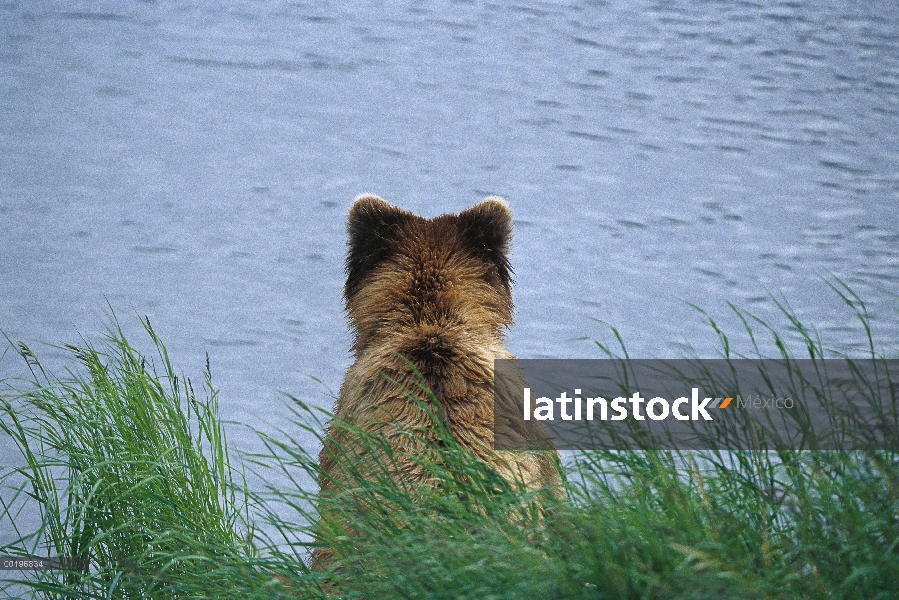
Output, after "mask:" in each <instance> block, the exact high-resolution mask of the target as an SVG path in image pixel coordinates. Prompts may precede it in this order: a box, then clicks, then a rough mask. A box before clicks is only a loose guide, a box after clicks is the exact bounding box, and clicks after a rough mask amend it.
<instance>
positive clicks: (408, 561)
mask: <svg viewBox="0 0 899 600" xmlns="http://www.w3.org/2000/svg"><path fill="white" fill-rule="evenodd" d="M833 287H834V289H835V292H837V293H838V294H840V296H841V297H842V298H843V300H844V301H845V302H846V304H847V310H848V311H849V314H850V315H852V314H854V315H857V317H858V318H859V319H860V320H861V324H862V326H863V330H864V331H865V332H866V336H867V343H868V346H869V348H870V355H871V356H872V357H879V356H883V355H884V353H886V355H888V356H891V357H892V356H895V355H896V353H895V350H894V349H891V350H889V352H886V351H881V350H880V349H878V347H877V345H876V344H875V341H874V339H873V336H872V334H871V330H870V327H869V324H868V319H867V314H866V312H865V308H864V304H863V303H862V302H861V300H860V299H859V298H858V297H857V296H855V295H854V294H853V293H852V291H851V290H849V289H848V288H846V287H845V286H842V285H841V284H839V283H838V282H837V283H836V284H834V286H833ZM782 308H783V310H784V313H785V314H786V315H787V317H788V318H789V319H790V320H791V322H792V333H793V334H796V333H798V335H799V339H801V340H802V344H801V345H800V347H799V350H797V352H798V353H799V355H800V356H802V357H803V358H804V357H807V356H811V357H813V358H821V357H824V356H830V355H832V353H828V352H827V349H826V347H825V346H824V345H823V344H822V343H821V341H820V340H819V339H818V337H817V336H816V334H815V333H814V331H813V330H812V329H811V328H809V327H807V326H806V325H804V324H802V323H801V322H800V321H799V320H798V319H796V318H795V316H794V315H793V313H792V312H791V311H790V310H789V309H788V307H787V306H786V305H782ZM735 310H737V309H735ZM737 314H738V315H739V316H740V318H741V319H742V320H743V323H744V325H745V328H746V332H748V334H749V339H750V340H751V343H750V344H749V348H747V350H746V352H745V353H743V354H741V353H740V351H739V350H738V349H737V348H734V347H733V343H732V341H731V339H730V338H729V337H728V336H727V335H726V334H725V333H724V332H723V331H721V329H720V328H719V327H718V325H717V324H716V323H715V322H714V321H713V320H712V319H709V321H710V325H711V327H712V328H713V330H714V331H716V332H717V334H718V335H719V336H720V338H721V342H722V355H726V356H741V355H747V356H758V355H759V354H760V353H761V351H760V350H759V345H758V344H757V342H760V341H764V342H767V341H773V344H774V347H775V348H777V352H778V353H779V354H780V355H781V356H782V357H792V356H793V352H792V350H791V345H790V344H789V343H788V342H787V341H786V340H785V338H784V337H783V336H782V335H781V334H779V333H778V332H776V331H774V330H773V329H772V328H770V327H768V326H767V325H765V324H764V323H762V322H760V321H758V320H756V319H754V318H753V317H752V316H751V315H749V314H748V313H746V312H744V311H741V310H737ZM145 330H146V333H147V335H148V336H149V339H150V342H151V344H152V346H153V347H154V348H155V354H153V355H152V356H145V355H144V354H142V353H140V352H138V351H137V350H135V349H134V348H133V347H132V346H131V345H130V344H129V343H128V341H126V339H125V337H124V335H123V334H122V331H121V329H119V328H118V326H117V325H115V321H113V326H112V328H111V329H110V332H109V335H108V336H107V337H106V338H105V339H104V340H102V342H101V343H100V345H99V346H98V347H96V348H94V347H91V346H90V345H87V344H84V345H82V346H80V347H77V348H76V347H70V348H69V350H70V352H71V356H72V359H73V366H72V369H71V370H70V371H69V372H67V373H66V374H64V375H63V376H60V377H56V376H53V375H49V376H48V375H45V374H44V373H43V372H42V369H41V367H40V365H39V363H38V361H37V358H35V356H34V354H33V353H32V352H31V351H30V350H29V349H28V348H26V347H24V346H19V347H17V349H18V350H19V353H20V355H21V356H22V358H23V360H25V361H26V363H27V364H28V365H29V366H30V367H31V369H32V372H33V375H34V377H33V378H32V380H31V381H27V382H22V381H17V382H12V381H7V382H6V391H5V392H3V398H2V400H0V414H2V416H0V428H2V431H0V436H2V437H0V439H4V438H5V440H4V441H3V443H4V444H7V443H13V444H15V446H16V447H17V448H18V449H19V450H20V451H21V454H22V457H23V463H24V465H25V466H23V467H19V468H7V469H6V470H5V471H4V473H3V479H2V485H3V486H4V487H5V488H6V489H5V491H4V494H3V498H4V499H5V500H6V503H5V504H3V505H0V526H2V527H3V528H4V530H8V529H7V528H11V527H13V526H14V525H15V523H16V518H17V515H18V514H20V513H19V512H17V511H19V510H21V507H22V506H23V503H25V502H26V500H27V503H28V504H27V505H28V506H31V507H33V506H38V507H40V510H41V516H42V519H41V521H42V525H41V527H40V528H39V529H38V530H36V531H27V532H24V531H17V536H16V537H18V539H17V540H15V541H13V542H11V543H8V544H6V546H3V547H0V555H29V554H34V555H42V556H47V555H54V556H55V555H65V556H79V557H85V558H87V559H88V560H89V563H90V568H89V569H88V570H87V571H85V572H63V571H47V572H41V573H37V574H35V573H29V574H27V575H25V576H20V575H18V574H17V573H13V572H5V573H4V572H0V577H3V576H4V575H12V574H15V575H16V576H17V577H21V579H22V581H23V583H21V584H20V585H24V586H25V587H26V588H29V589H30V590H31V591H32V592H33V593H34V594H36V596H37V597H41V598H44V597H45V598H66V597H68V598H278V597H285V598H287V597H291V598H297V597H299V598H319V597H325V596H327V597H344V598H360V597H365V598H454V599H455V598H479V599H483V598H685V599H686V598H722V597H730V598H895V597H897V594H899V592H897V590H899V455H897V453H896V452H892V451H865V452H860V451H856V452H838V451H828V452H823V451H822V452H797V451H791V450H782V451H779V452H762V451H739V452H729V453H716V452H711V451H710V452H675V451H640V452H637V451H629V452H615V451H598V450H597V451H584V452H579V453H577V454H576V455H575V458H574V460H573V461H572V462H571V464H570V465H569V466H568V467H567V469H566V488H567V498H566V499H564V500H559V499H557V498H555V497H554V496H553V495H552V494H550V493H548V492H535V493H528V492H527V491H525V490H523V489H519V488H517V487H515V486H513V485H510V484H508V483H507V482H505V481H504V480H502V479H501V478H500V477H498V476H497V474H496V473H495V472H493V471H492V470H491V469H490V468H489V467H487V466H485V465H484V464H482V463H480V462H479V461H477V460H476V459H474V458H473V457H472V456H471V455H470V454H468V453H466V452H465V451H464V450H463V449H461V448H460V447H459V446H458V445H456V444H455V443H454V441H453V439H452V437H451V436H448V435H445V436H441V438H442V439H441V441H440V443H439V444H435V445H433V447H432V448H431V449H430V451H429V452H428V453H427V455H426V456H423V457H422V459H421V460H422V464H423V465H424V466H425V467H426V468H427V469H429V470H430V471H431V472H432V473H433V475H434V478H435V480H436V481H437V482H438V483H437V485H435V486H428V487H423V486H411V485H403V484H400V483H398V482H396V481H394V480H393V479H392V478H391V477H389V476H388V475H387V473H388V471H389V464H383V462H386V463H389V461H390V454H389V450H388V448H387V447H386V446H385V445H384V442H383V440H379V439H376V438H372V437H371V436H366V435H365V434H363V433H362V432H357V434H358V436H359V438H360V440H361V441H360V444H361V445H362V446H370V447H373V448H376V449H379V450H381V451H380V452H374V453H371V454H372V455H373V456H381V457H386V458H384V459H383V462H382V463H376V462H368V463H364V464H363V463H360V462H359V460H358V459H357V458H356V457H354V456H353V455H352V454H351V453H349V452H348V453H347V455H346V457H345V459H344V460H345V461H346V463H347V464H346V467H347V469H348V470H350V471H352V469H353V468H356V471H355V473H356V476H355V477H354V481H353V482H352V483H351V484H350V485H348V486H347V487H346V489H345V491H344V493H341V494H334V495H331V496H328V497H318V495H317V493H316V492H317V491H316V490H315V489H309V486H308V485H305V486H304V485H303V484H302V483H301V482H303V481H308V480H309V478H310V477H312V478H318V477H319V475H320V474H319V472H318V465H317V462H316V459H315V457H314V456H310V455H308V454H307V453H306V452H305V451H304V450H303V448H302V447H301V446H300V444H299V443H298V442H297V441H296V440H295V439H292V438H291V436H290V435H288V434H287V433H284V434H279V435H278V436H273V435H263V434H260V435H261V436H262V439H263V440H264V441H265V444H266V446H267V449H268V450H267V452H266V453H265V454H264V455H259V454H257V455H252V456H247V457H245V458H244V460H243V461H242V463H243V464H245V465H246V466H247V467H246V468H250V469H253V470H254V471H256V472H257V473H258V474H259V475H260V476H261V477H262V479H263V480H266V481H276V480H277V481H280V482H287V483H282V484H279V485H278V486H267V487H266V488H264V489H249V488H248V486H247V484H246V483H245V478H244V477H243V474H242V472H241V471H239V470H237V469H236V468H235V464H236V463H232V462H231V458H230V457H229V451H228V445H227V443H226V440H225V435H224V427H223V423H222V422H221V421H220V419H219V417H218V412H217V402H216V393H215V391H214V388H213V387H212V384H211V382H210V381H209V377H208V372H207V373H206V374H205V375H202V376H201V377H200V378H199V380H198V381H191V379H188V378H185V377H183V376H180V375H178V373H177V372H176V370H175V368H174V367H173V366H172V365H171V363H170V361H169V359H168V356H167V353H166V351H165V347H164V345H163V344H162V342H161V341H160V340H159V339H158V338H157V337H156V335H155V334H154V332H153V330H152V328H151V327H150V326H149V324H148V323H145ZM613 332H614V331H613ZM614 333H615V335H616V336H617V332H614ZM599 346H600V348H601V349H603V350H604V351H605V352H607V353H608V354H610V355H612V354H614V352H612V348H611V347H610V346H608V345H603V344H600V345H599ZM622 350H623V346H622ZM195 389H196V392H197V393H195V392H194V390H195ZM418 392H420V390H418ZM289 407H290V409H291V410H292V411H293V415H294V419H293V421H294V422H293V424H292V428H293V430H294V431H297V432H299V431H303V430H306V431H311V432H313V433H315V434H316V435H319V436H320V435H321V433H322V428H321V426H320V423H321V420H322V418H325V417H326V416H327V415H324V414H323V413H321V412H320V411H317V410H315V409H312V408H310V407H308V406H307V405H305V404H304V403H302V402H300V401H299V400H297V399H291V401H290V404H289ZM337 426H345V427H350V426H349V425H339V424H338V425H337ZM288 429H290V428H288ZM6 440H10V442H7V441H6ZM17 494H18V495H17ZM32 510H33V509H32ZM318 510H320V511H321V512H322V514H324V515H326V518H324V519H321V520H320V519H318V517H317V514H318V512H317V511H318ZM348 524H352V527H351V528H350V527H348V526H347V525H348ZM264 532H268V533H264ZM313 539H319V540H320V541H321V543H323V544H325V545H327V546H330V547H332V548H334V549H336V550H337V553H338V555H339V556H342V557H343V558H341V559H339V560H336V561H335V562H334V563H333V564H332V565H331V568H330V570H329V571H327V572H315V573H312V572H309V571H308V570H307V569H306V568H305V566H304V564H303V558H304V557H305V556H306V553H307V551H308V546H309V544H310V543H311V540H313ZM9 589H10V590H13V589H15V588H12V587H10V588H9ZM326 592H327V594H326ZM9 593H12V592H11V591H10V592H9Z"/></svg>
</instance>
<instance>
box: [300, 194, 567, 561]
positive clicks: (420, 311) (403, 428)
mask: <svg viewBox="0 0 899 600" xmlns="http://www.w3.org/2000/svg"><path fill="white" fill-rule="evenodd" d="M511 226H512V213H511V211H510V210H509V208H508V206H506V204H505V202H503V201H502V200H500V199H498V198H487V199H486V200H484V201H482V202H480V203H479V204H477V205H475V206H474V207H472V208H469V209H468V210H465V211H463V212H462V213H460V214H459V215H451V214H448V215H442V216H440V217H437V218H434V219H424V218H422V217H419V216H416V215H414V214H412V213H409V212H406V211H403V210H401V209H399V208H396V207H394V206H391V205H390V204H388V203H386V202H385V201H384V200H381V199H380V198H378V197H377V196H371V195H363V196H360V197H358V198H357V199H356V200H355V202H354V203H353V206H352V208H351V209H350V213H349V218H348V225H347V231H348V234H349V242H348V245H349V253H348V256H347V263H346V272H347V281H346V286H345V288H344V299H345V301H346V308H347V312H348V314H349V321H350V325H351V327H352V330H353V332H354V342H353V352H354V354H355V359H356V360H355V362H354V364H353V365H352V366H351V367H350V369H349V371H348V372H347V374H346V379H345V380H344V382H343V385H342V386H341V389H340V397H339V399H338V401H337V404H336V407H335V411H334V412H335V415H336V416H337V417H338V418H339V419H341V420H346V421H349V422H352V423H356V424H361V426H362V427H364V428H365V429H366V430H368V431H371V432H373V433H378V434H380V435H383V436H384V437H385V438H386V439H387V440H388V441H389V443H390V445H391V447H392V449H393V450H394V452H395V456H396V463H395V465H396V467H395V470H394V472H393V474H394V476H395V477H398V478H401V479H402V480H404V481H408V482H422V483H428V482H429V473H428V472H427V470H426V469H424V468H423V467H421V466H420V465H419V464H417V463H416V462H415V461H414V460H413V457H415V456H416V455H419V454H420V453H421V452H422V451H423V448H422V439H432V440H433V439H435V437H436V436H435V434H434V431H433V430H434V426H433V422H432V420H431V419H430V418H429V417H428V415H427V413H426V412H425V411H424V410H423V409H422V408H421V406H420V405H419V404H417V403H416V402H414V401H413V400H410V398H409V397H408V392H409V391H413V392H416V393H418V395H419V396H420V397H422V398H423V399H427V397H426V396H425V395H424V394H422V393H419V387H418V378H417V376H416V375H415V373H414V371H413V370H412V369H411V368H410V365H409V362H411V363H412V365H414V367H415V368H416V369H417V370H418V371H419V372H420V373H421V376H422V377H423V378H424V381H425V383H426V384H427V386H428V387H429V388H430V390H432V391H433V393H434V396H435V397H436V400H437V406H436V407H434V410H435V412H436V413H437V414H439V416H440V418H441V419H442V420H443V421H444V423H445V424H446V425H447V426H448V428H449V430H450V432H451V433H452V436H453V438H454V439H455V440H456V441H458V443H459V444H460V445H462V446H463V447H465V448H467V449H468V450H470V451H472V452H473V453H474V454H475V455H476V456H478V457H479V458H480V459H481V460H484V461H485V462H488V463H489V464H491V465H493V466H494V467H495V468H496V469H497V471H498V472H499V473H500V474H501V475H502V476H503V477H505V478H506V479H508V480H510V481H515V482H519V483H523V484H525V485H527V486H528V487H529V488H531V489H533V488H536V487H539V486H542V485H557V484H558V483H559V475H558V471H557V460H558V455H557V454H556V453H555V452H545V453H529V454H528V453H521V452H498V451H494V450H493V449H492V447H493V360H494V359H496V358H512V355H511V354H509V353H508V352H507V351H506V350H505V348H504V347H503V343H504V336H503V330H504V328H506V327H508V326H509V325H511V323H512V290H511V285H512V279H511V275H512V269H511V267H510V266H509V262H508V259H507V253H508V246H509V241H510V238H511ZM407 360H408V361H409V362H407ZM391 380H392V381H391ZM410 432H411V433H412V434H414V435H411V436H410V435H409V433H410ZM338 437H339V438H341V439H340V440H338V439H336V438H338ZM338 441H339V443H340V444H341V445H343V446H346V445H347V441H348V440H347V439H346V433H345V432H341V431H338V430H336V429H334V428H331V430H330V431H329V432H328V435H327V437H326V439H325V444H324V448H323V449H322V452H321V455H320V457H319V460H320V464H321V468H322V471H323V473H324V474H325V477H323V478H322V481H321V485H322V491H323V492H324V493H328V492H333V491H336V490H337V488H338V487H339V484H338V483H337V482H340V481H341V480H344V479H345V475H344V474H342V473H340V472H339V469H338V465H337V463H336V462H335V460H334V457H333V447H334V446H333V444H335V443H336V442H338ZM329 555H330V552H329V551H328V550H319V551H317V552H316V553H315V554H314V556H313V559H314V563H319V562H320V561H322V560H324V559H325V558H327V557H328V556H329ZM314 566H315V565H314Z"/></svg>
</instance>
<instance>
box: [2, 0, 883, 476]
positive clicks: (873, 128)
mask: <svg viewBox="0 0 899 600" xmlns="http://www.w3.org/2000/svg"><path fill="white" fill-rule="evenodd" d="M897 6H899V5H897V4H896V3H894V2H866V3H864V4H861V3H858V5H856V3H841V2H814V3H792V2H773V3H769V2H765V3H755V2H696V3H677V2H629V3H625V4H623V5H619V4H615V3H608V4H607V3H604V2H586V3H582V2H572V3H566V4H562V3H506V2H502V3H495V4H490V3H474V2H472V3H465V2H453V3H442V4H439V5H438V6H433V5H432V4H430V3H402V4H391V5H389V6H383V5H382V4H381V3H366V2H356V3H353V4H352V5H351V4H349V3H333V4H332V5H331V6H327V5H326V4H324V3H309V4H304V3H293V2H277V3H273V2H244V3H235V4H234V5H233V6H231V7H230V8H223V7H222V5H221V4H220V3H218V2H206V3H197V2H177V3H172V2H158V3H156V2H145V3H134V4H129V5H127V6H123V5H122V4H121V3H113V2H107V3H100V2H98V3H90V4H88V3H73V2H68V1H67V2H55V3H54V2H41V3H31V2H27V3H26V2H23V3H17V2H12V3H10V2H7V3H4V4H2V5H0V241H2V243H0V330H3V331H4V332H5V333H6V334H7V335H9V336H10V337H11V338H13V339H21V340H25V341H27V342H28V343H29V344H31V345H32V346H33V347H35V349H36V350H37V351H38V354H39V355H41V356H43V357H44V358H45V360H46V361H48V362H50V363H54V361H57V360H58V359H59V357H60V356H62V353H61V352H60V351H58V350H55V349H53V348H48V347H45V346H42V345H40V344H39V342H49V343H57V342H72V341H77V339H78V332H80V333H81V334H83V335H85V336H86V337H87V338H88V339H96V337H97V335H98V332H99V331H101V329H102V324H103V322H104V318H103V310H104V309H105V307H106V301H107V300H108V301H109V303H110V304H111V305H112V306H113V307H115V308H116V309H117V311H118V312H119V314H120V318H121V319H122V320H123V322H125V324H126V325H127V327H128V329H129V330H136V329H137V323H136V320H134V319H132V315H135V314H140V315H148V316H149V317H150V320H151V322H152V323H153V324H154V327H155V329H156V330H157V331H158V332H159V334H160V335H161V337H162V339H163V340H165V341H167V343H168V345H169V348H170V350H171V353H172V355H173V357H174V360H175V362H176V364H177V365H179V366H180V367H181V368H183V369H184V370H185V372H187V374H191V373H194V374H199V373H200V372H201V371H202V369H203V366H204V364H205V353H206V352H208V353H209V355H210V359H211V364H212V373H213V377H214V380H215V381H216V382H217V383H218V385H219V386H220V387H221V404H222V409H223V411H224V413H225V415H226V417H228V418H230V419H234V420H237V421H243V422H247V423H250V424H253V425H255V426H261V427H263V428H265V429H267V430H271V429H272V428H273V427H274V426H275V425H282V424H283V422H282V421H281V419H282V418H283V416H284V414H285V410H284V408H283V400H282V397H281V396H279V394H278V391H279V390H281V391H285V392H290V393H292V394H295V395H298V396H300V397H302V398H304V399H307V400H309V401H311V402H314V403H320V404H322V405H326V406H327V405H329V403H330V399H329V398H328V396H327V395H326V394H325V393H324V391H323V388H322V386H320V385H319V384H317V383H315V382H313V381H312V380H311V379H309V377H308V376H309V375H313V376H316V377H318V378H320V379H321V380H322V381H323V382H324V383H325V384H326V385H327V386H330V387H331V388H334V389H336V388H337V387H338V386H339V384H340V380H341V378H342V375H343V372H344V370H345V369H346V367H347V366H348V364H349V362H350V356H349V354H348V350H349V336H348V333H347V331H346V324H345V321H344V317H343V313H342V311H341V300H340V291H341V286H342V278H343V271H342V261H343V255H344V217H345V214H346V211H347V208H348V207H349V204H350V202H351V200H352V198H353V197H354V196H355V195H357V194H358V193H360V192H364V191H370V192H375V193H378V194H380V195H381V196H383V197H384V198H385V199H387V200H390V201H393V202H395V203H397V204H399V205H401V206H403V207H404V208H407V209H410V210H413V211H416V212H419V213H421V214H424V215H427V216H434V215H437V214H440V213H443V212H448V211H453V212H455V211H458V210H461V209H464V208H466V207H467V206H469V205H471V204H473V203H474V202H476V201H478V200H480V199H481V198H482V197H484V196H486V195H488V194H499V195H502V196H505V197H506V198H507V199H508V200H509V202H510V204H511V206H512V209H513V211H514V212H515V215H516V220H515V234H516V237H515V242H514V249H513V253H512V263H513V266H514V267H515V269H516V272H517V275H516V278H517V282H518V284H517V287H516V301H517V325H516V327H515V328H514V329H513V330H512V331H511V332H510V336H509V347H510V349H511V350H512V351H513V352H515V353H516V354H518V355H520V356H523V357H595V356H599V354H598V351H597V350H596V348H595V346H593V345H592V344H591V343H590V342H588V341H583V340H581V341H578V340H576V339H575V338H579V337H584V336H589V337H594V338H597V337H603V338H607V337H608V335H607V330H606V329H605V328H604V327H603V326H601V325H599V324H597V323H596V322H595V321H593V320H592V319H594V318H595V319H601V320H604V321H607V322H609V323H612V324H613V325H615V326H617V327H618V328H619V329H620V330H621V332H622V334H623V336H624V338H625V340H626V341H627V343H628V348H629V350H630V351H631V354H632V355H634V356H643V357H663V356H675V355H679V354H680V353H682V352H684V351H685V348H686V346H685V344H686V343H690V344H692V345H693V346H694V347H695V349H696V350H697V352H699V353H700V354H701V355H704V356H713V355H715V354H716V351H717V349H718V347H719V346H718V343H717V341H716V339H715V336H714V335H713V334H712V332H711V331H710V330H709V328H708V327H706V326H703V325H702V318H701V317H700V315H698V314H697V312H696V311H695V310H694V309H693V308H691V307H690V306H689V305H688V303H694V304H696V305H699V306H701V307H703V308H705V309H708V310H709V311H710V312H711V313H712V314H713V315H714V316H715V317H716V318H717V319H718V320H719V321H721V322H722V323H724V324H725V326H727V327H730V328H731V329H732V330H736V328H737V326H738V322H737V321H736V319H735V318H734V317H732V316H729V313H728V309H727V302H733V303H735V304H736V305H738V306H741V307H744V308H747V309H749V310H752V311H753V312H755V313H756V314H758V315H760V316H762V317H764V318H766V319H769V320H771V321H772V322H774V323H776V324H779V325H782V324H783V323H784V319H783V318H779V317H778V316H777V311H776V307H775V306H774V303H773V302H772V301H771V300H770V296H769V295H770V294H776V295H778V296H779V295H780V294H782V295H783V297H785V298H786V299H788V300H789V302H790V303H791V305H792V306H793V308H794V309H795V310H796V311H797V313H798V314H799V315H800V317H801V318H802V319H803V320H805V322H806V323H808V324H810V325H814V326H816V327H817V328H818V329H819V330H820V332H821V335H822V337H823V338H824V340H825V341H826V342H828V343H829V344H831V345H833V346H837V347H839V348H841V349H843V350H846V351H857V350H859V349H861V348H862V346H863V344H862V342H863V341H864V340H863V338H862V337H861V336H860V328H859V326H858V325H857V323H855V322H853V321H852V319H851V318H850V313H849V312H848V311H847V310H845V309H844V308H843V307H842V303H841V301H840V300H839V298H838V297H837V296H836V295H835V294H833V293H832V292H830V291H829V289H828V287H827V285H826V284H825V283H824V282H823V281H822V280H821V277H822V276H827V275H828V274H829V273H832V274H834V275H836V276H839V277H841V278H843V279H844V280H845V281H847V282H849V283H850V284H852V285H854V286H855V287H856V289H857V290H858V291H859V292H860V293H861V294H862V296H863V297H865V298H866V299H867V300H868V303H869V309H870V311H871V313H872V316H873V324H874V329H875V335H876V336H877V337H878V339H880V340H883V341H884V342H886V343H890V344H892V345H894V346H895V340H896V339H897V333H899V318H897V312H896V306H897V303H896V301H895V298H891V297H890V293H896V292H897V291H899V211H897V206H899V8H897ZM872 286H873V287H872ZM18 372H19V365H18V363H16V361H15V360H13V359H12V357H11V355H10V354H7V355H6V357H5V358H3V359H0V374H7V375H8V374H16V373H18ZM231 439H232V442H234V444H235V445H236V446H237V447H239V448H243V449H254V448H255V447H256V444H255V442H254V441H253V438H252V436H250V435H248V434H247V433H246V432H245V431H243V430H241V429H238V428H234V430H233V431H232V436H231ZM0 454H2V453H0ZM2 458H3V457H2V456H0V459H2Z"/></svg>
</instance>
